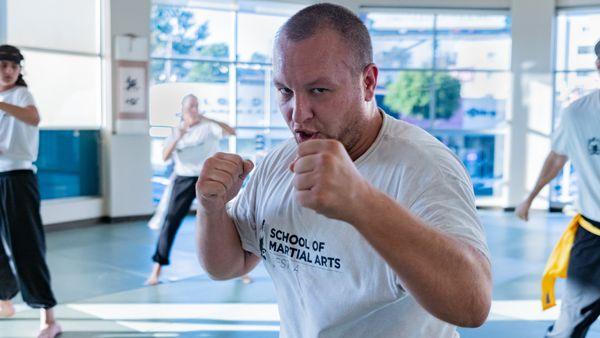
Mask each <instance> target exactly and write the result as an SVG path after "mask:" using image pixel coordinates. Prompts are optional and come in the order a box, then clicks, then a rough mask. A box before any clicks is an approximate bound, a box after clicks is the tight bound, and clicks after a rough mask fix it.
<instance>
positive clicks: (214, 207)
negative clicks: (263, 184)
mask: <svg viewBox="0 0 600 338" xmlns="http://www.w3.org/2000/svg"><path fill="white" fill-rule="evenodd" d="M253 168H254V163H252V161H250V160H244V159H242V158H241V157H240V156H239V155H235V154H226V153H216V154H215V155H214V156H212V157H210V158H208V159H207V160H206V161H204V165H203V166H202V171H201V172H200V176H199V177H198V182H196V196H197V197H198V203H199V204H200V207H201V208H202V209H203V211H204V212H208V213H210V212H212V211H215V212H216V211H221V210H223V208H225V204H227V202H229V201H231V200H232V199H233V198H234V197H235V196H236V195H237V193H238V192H239V191H240V188H241V187H242V183H243V182H244V179H245V178H246V176H248V174H249V173H250V172H251V171H252V169H253Z"/></svg>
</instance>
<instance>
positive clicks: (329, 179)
mask: <svg viewBox="0 0 600 338" xmlns="http://www.w3.org/2000/svg"><path fill="white" fill-rule="evenodd" d="M291 170H292V171H293V172H294V174H295V175H294V181H293V182H294V187H295V189H296V192H295V194H296V198H297V200H298V202H299V203H300V204H301V205H302V206H304V207H307V208H310V209H313V210H315V211H316V212H317V213H320V214H322V215H324V216H326V217H329V218H335V219H339V220H342V221H345V222H347V223H349V224H351V225H353V226H354V227H355V228H356V230H357V231H359V232H360V233H361V235H362V236H363V237H364V238H365V239H366V240H367V242H369V244H370V245H371V246H372V247H373V248H374V249H375V250H376V251H377V252H378V253H379V254H380V255H381V256H382V257H383V259H385V261H386V262H387V263H388V265H389V266H390V267H391V268H392V269H393V270H394V271H395V272H396V274H397V275H398V277H399V279H400V280H401V281H402V285H403V287H405V288H406V289H407V290H408V291H409V293H410V294H411V295H412V296H413V297H414V298H415V299H416V300H417V302H419V304H420V305H421V306H423V308H425V309H426V310H427V311H428V312H429V313H431V314H432V315H434V316H436V317H437V318H439V319H441V320H443V321H445V322H448V323H451V324H454V325H458V326H465V327H475V326H480V325H481V324H483V322H484V321H485V319H486V318H487V315H488V313H489V310H490V306H491V291H492V281H491V267H490V264H489V261H488V260H487V258H486V257H485V256H484V255H483V254H482V253H481V252H479V251H478V250H477V249H475V248H474V247H472V246H471V245H469V244H466V243H463V242H462V241H459V240H457V239H455V238H454V237H451V236H450V235H448V234H446V233H443V232H442V231H440V230H437V229H435V228H434V227H433V226H431V225H429V224H427V223H426V222H425V221H424V220H422V219H420V218H419V217H417V216H416V215H415V214H413V213H412V212H411V211H410V210H409V209H408V208H406V207H404V206H402V205H400V204H398V203H397V202H396V201H395V200H393V199H392V198H390V197H389V196H387V195H386V194H385V193H383V192H381V191H379V190H377V189H375V188H374V187H373V186H372V185H371V184H369V182H367V181H366V180H365V179H364V178H363V177H362V176H361V174H360V173H359V172H358V170H357V169H356V167H355V165H354V163H353V162H352V160H351V159H350V157H349V156H348V153H347V152H346V150H345V149H344V146H343V145H342V144H341V143H339V142H337V141H333V140H314V141H306V142H303V143H301V144H300V145H299V148H298V158H297V159H296V160H295V162H294V163H293V164H292V166H291Z"/></svg>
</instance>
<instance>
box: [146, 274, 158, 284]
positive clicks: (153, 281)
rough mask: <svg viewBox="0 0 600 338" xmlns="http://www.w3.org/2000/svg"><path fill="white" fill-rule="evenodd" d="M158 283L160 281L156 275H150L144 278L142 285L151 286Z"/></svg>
mask: <svg viewBox="0 0 600 338" xmlns="http://www.w3.org/2000/svg"><path fill="white" fill-rule="evenodd" d="M158 283H160V282H159V281H158V278H157V277H153V276H150V277H149V278H148V279H146V281H145V282H144V285H149V286H152V285H157V284H158Z"/></svg>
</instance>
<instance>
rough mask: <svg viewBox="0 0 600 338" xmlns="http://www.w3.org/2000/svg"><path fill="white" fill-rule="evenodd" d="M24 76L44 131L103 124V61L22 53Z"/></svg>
mask: <svg viewBox="0 0 600 338" xmlns="http://www.w3.org/2000/svg"><path fill="white" fill-rule="evenodd" d="M23 54H24V57H25V62H24V66H23V73H24V78H25V81H26V82H27V84H28V86H29V89H30V90H31V92H32V94H33V96H34V98H35V100H36V104H37V106H38V109H39V111H40V115H41V118H42V120H41V123H40V126H41V127H42V128H44V127H61V128H63V127H75V128H79V127H99V126H100V125H101V124H102V75H101V69H102V66H101V61H100V57H95V56H79V55H69V54H59V53H45V52H35V51H28V50H24V51H23Z"/></svg>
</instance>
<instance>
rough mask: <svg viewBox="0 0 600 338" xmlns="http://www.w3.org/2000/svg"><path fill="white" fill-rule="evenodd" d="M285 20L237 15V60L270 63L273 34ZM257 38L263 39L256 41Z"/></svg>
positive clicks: (250, 14)
mask: <svg viewBox="0 0 600 338" xmlns="http://www.w3.org/2000/svg"><path fill="white" fill-rule="evenodd" d="M285 20H287V17H282V16H274V15H261V14H255V13H239V15H238V23H237V41H238V48H237V53H238V55H237V60H238V61H243V62H253V63H271V56H272V54H273V42H274V40H275V33H276V32H277V29H279V27H281V26H282V25H283V23H284V22H285ZM257 36H261V37H263V38H261V39H256V37H257Z"/></svg>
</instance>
